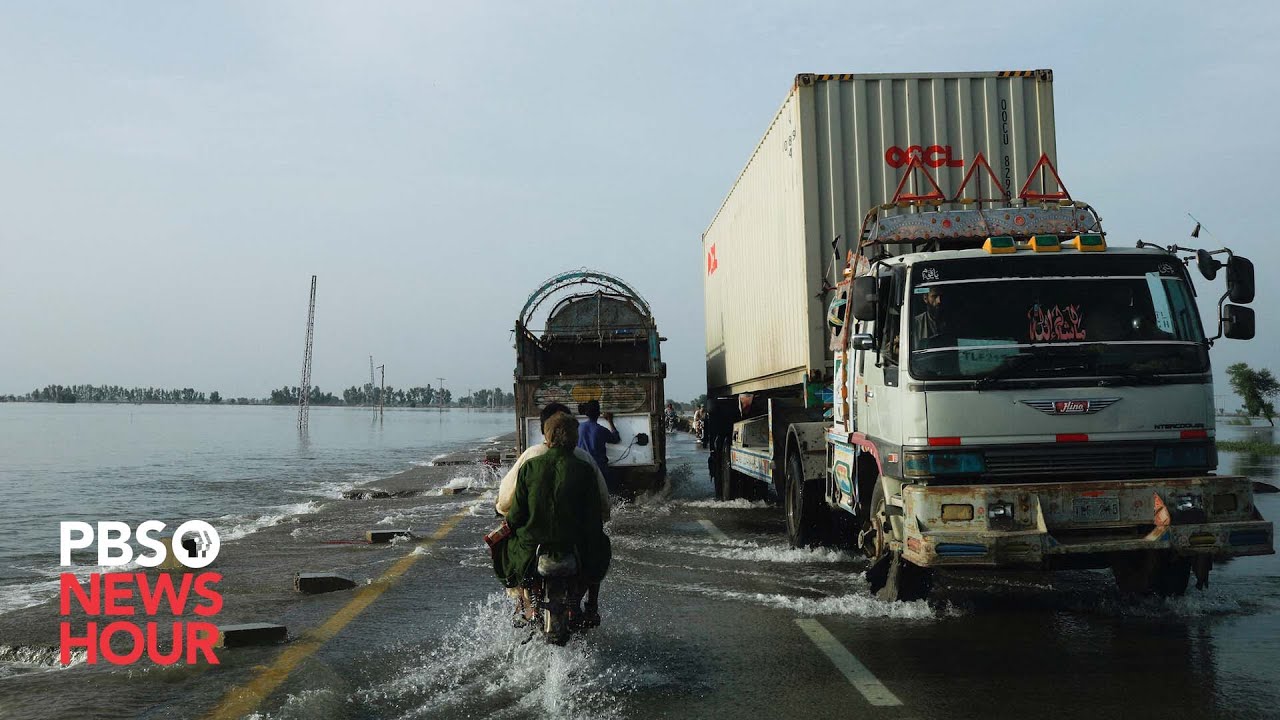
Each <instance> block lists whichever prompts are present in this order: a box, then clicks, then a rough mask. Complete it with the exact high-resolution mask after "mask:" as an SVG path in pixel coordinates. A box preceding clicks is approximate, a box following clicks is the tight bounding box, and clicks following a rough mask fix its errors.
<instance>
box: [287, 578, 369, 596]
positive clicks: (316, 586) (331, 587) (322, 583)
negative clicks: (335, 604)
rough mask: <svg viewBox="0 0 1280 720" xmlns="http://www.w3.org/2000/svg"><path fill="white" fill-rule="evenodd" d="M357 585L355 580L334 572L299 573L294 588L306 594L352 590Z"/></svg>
mask: <svg viewBox="0 0 1280 720" xmlns="http://www.w3.org/2000/svg"><path fill="white" fill-rule="evenodd" d="M355 586H356V581H355V580H352V579H351V578H349V577H346V576H345V575H335V574H333V573H298V576H297V577H295V578H294V579H293V588H294V589H295V590H297V591H298V592H300V593H303V594H305V595H318V594H319V593H327V592H334V591H336V590H350V589H351V588H353V587H355Z"/></svg>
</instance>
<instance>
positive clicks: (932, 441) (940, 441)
mask: <svg viewBox="0 0 1280 720" xmlns="http://www.w3.org/2000/svg"><path fill="white" fill-rule="evenodd" d="M959 444H960V438H959V437H931V438H929V445H930V446H932V447H937V446H939V445H945V446H950V445H959Z"/></svg>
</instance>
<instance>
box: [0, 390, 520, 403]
mask: <svg viewBox="0 0 1280 720" xmlns="http://www.w3.org/2000/svg"><path fill="white" fill-rule="evenodd" d="M382 393H383V389H382V388H379V387H371V386H369V385H365V386H364V387H356V386H352V387H349V388H347V389H346V390H343V391H342V397H338V396H336V395H334V394H333V393H329V392H324V391H323V390H321V389H320V388H319V387H313V388H311V391H310V392H309V393H308V395H307V398H308V401H309V402H310V404H312V405H351V406H362V405H363V406H376V405H377V404H378V400H379V398H380V397H381V396H382ZM298 398H299V389H298V387H297V386H289V385H286V386H284V387H281V388H280V389H278V390H272V391H271V396H270V397H267V398H244V397H242V398H223V397H222V395H221V394H220V393H219V392H218V391H217V390H214V391H212V392H210V393H208V394H207V395H206V394H205V393H204V392H203V391H200V390H196V389H194V388H173V389H165V388H151V387H148V388H143V387H135V388H127V387H123V386H120V385H48V386H46V387H43V388H38V389H36V390H32V391H31V392H30V393H28V394H26V395H0V402H52V403H180V404H207V405H217V404H219V403H226V404H228V405H297V404H298ZM515 401H516V398H515V395H514V394H512V393H510V392H503V391H502V388H496V387H495V388H493V389H487V388H486V389H483V390H477V391H475V392H473V393H471V394H470V395H467V396H465V397H462V398H454V396H453V393H452V392H450V391H449V390H440V389H436V388H432V387H431V386H430V385H427V386H426V387H411V388H407V389H403V388H393V387H388V388H386V403H385V405H386V406H387V407H409V408H417V407H466V408H489V407H499V408H509V407H514V406H515Z"/></svg>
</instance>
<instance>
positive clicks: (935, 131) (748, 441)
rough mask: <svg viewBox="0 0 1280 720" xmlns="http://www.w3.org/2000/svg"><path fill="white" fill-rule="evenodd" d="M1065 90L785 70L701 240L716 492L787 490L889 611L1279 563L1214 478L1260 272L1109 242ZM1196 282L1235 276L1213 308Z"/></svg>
mask: <svg viewBox="0 0 1280 720" xmlns="http://www.w3.org/2000/svg"><path fill="white" fill-rule="evenodd" d="M1052 82H1053V76H1052V73H1051V72H1050V71H1048V70H1034V71H1006V72H992V73H956V74H929V75H857V74H851V75H800V76H797V78H796V81H795V83H794V85H793V86H792V89H791V92H790V93H789V94H788V96H787V99H786V101H785V102H784V104H783V106H782V108H781V110H780V111H779V113H778V115H777V116H776V117H775V118H774V120H773V122H772V123H771V125H770V127H769V129H768V131H767V132H766V134H765V136H764V139H763V140H762V141H761V142H760V144H759V146H758V147H757V148H756V150H755V152H754V153H753V154H752V156H751V159H750V161H749V162H748V165H747V167H746V169H744V170H743V171H742V173H741V174H740V175H739V177H738V179H737V181H736V182H735V184H734V187H733V189H732V190H731V192H730V194H729V196H728V197H727V198H726V199H725V201H724V203H723V204H722V206H721V208H720V210H719V211H718V213H717V214H716V216H715V219H714V220H713V221H712V224H711V226H710V227H709V228H708V229H707V231H706V232H705V233H704V235H703V254H704V258H705V262H706V265H705V269H706V271H705V275H704V289H705V294H706V308H707V318H706V320H707V383H708V397H709V398H712V399H713V402H714V405H713V408H712V414H711V423H710V426H709V428H708V432H709V434H710V437H711V446H712V448H713V453H712V458H711V464H712V468H713V478H714V481H715V483H716V487H717V491H718V493H719V496H720V497H721V498H724V499H731V498H734V497H738V496H743V495H748V496H753V495H759V494H765V493H768V494H772V495H775V496H776V497H777V498H779V499H780V500H781V503H782V505H783V509H784V512H785V514H786V521H787V532H788V535H789V537H790V540H791V542H792V544H794V545H796V546H806V545H810V544H813V543H817V542H832V543H838V544H844V545H847V546H852V547H856V548H860V549H861V550H862V551H863V552H864V553H865V554H866V555H867V556H868V558H869V560H870V566H869V570H868V578H869V580H870V582H871V588H872V590H873V591H876V592H878V593H879V594H880V595H881V596H882V597H885V598H889V599H913V598H920V597H924V596H925V595H927V594H928V592H929V590H930V584H931V578H932V573H933V570H934V569H936V568H970V569H972V568H1004V567H1022V568H1039V569H1050V570H1051V569H1058V568H1110V569H1111V570H1112V571H1113V572H1114V575H1115V579H1116V582H1117V584H1118V585H1119V586H1120V588H1121V589H1122V590H1125V591H1131V592H1135V593H1144V594H1145V593H1159V594H1166V595H1168V594H1180V593H1182V592H1184V591H1185V589H1186V587H1187V584H1188V582H1189V578H1190V577H1191V574H1192V573H1193V572H1194V573H1195V576H1196V577H1197V584H1198V585H1200V586H1203V585H1204V584H1205V583H1207V578H1208V574H1209V571H1210V569H1211V568H1212V566H1213V563H1214V562H1215V561H1222V560H1226V559H1229V558H1233V557H1237V556H1243V555H1258V554H1267V553H1272V552H1274V550H1273V528H1272V525H1271V523H1270V522H1267V521H1266V520H1264V519H1263V518H1262V517H1261V516H1260V514H1259V513H1258V510H1257V508H1256V507H1255V506H1254V502H1253V486H1252V483H1251V482H1250V480H1249V479H1248V478H1245V477H1237V476H1230V475H1218V474H1216V473H1215V470H1216V467H1217V453H1216V449H1215V445H1214V438H1215V428H1214V405H1213V385H1212V373H1211V369H1210V360H1209V354H1210V348H1211V347H1212V345H1213V343H1214V342H1215V341H1216V340H1218V339H1219V338H1223V337H1225V338H1234V339H1250V338H1252V337H1253V325H1254V323H1253V319H1254V317H1253V311H1252V310H1251V309H1249V308H1248V307H1246V305H1247V303H1249V302H1251V301H1252V299H1253V294H1254V289H1253V282H1254V279H1253V267H1252V265H1251V264H1250V263H1249V261H1248V260H1246V259H1245V258H1243V257H1240V256H1237V255H1235V254H1234V253H1232V252H1231V251H1230V250H1228V249H1226V248H1218V249H1208V248H1200V249H1193V248H1186V247H1180V246H1178V245H1176V244H1171V243H1164V244H1160V245H1157V244H1152V243H1145V242H1141V241H1135V240H1130V241H1129V242H1128V243H1127V244H1128V245H1129V247H1120V246H1119V244H1120V243H1118V242H1117V241H1116V240H1115V239H1114V238H1110V237H1108V236H1107V234H1106V232H1105V231H1104V230H1103V227H1102V220H1101V218H1100V217H1099V215H1098V213H1097V212H1095V211H1094V209H1093V208H1092V207H1091V206H1090V205H1088V204H1086V203H1084V202H1080V201H1077V200H1075V199H1074V198H1072V197H1071V195H1070V194H1069V192H1068V191H1067V188H1066V186H1065V185H1064V184H1063V181H1062V179H1061V177H1060V176H1059V173H1058V170H1057V168H1056V164H1055V163H1056V140H1055V136H1054V124H1053V95H1052ZM1191 270H1195V271H1196V272H1195V273H1193V272H1191ZM1222 271H1225V272H1224V273H1223V272H1222ZM1196 274H1199V275H1201V276H1202V277H1203V281H1215V280H1219V279H1221V277H1220V275H1221V274H1224V275H1225V285H1226V288H1225V292H1223V293H1222V294H1221V297H1220V298H1217V299H1216V302H1215V303H1213V305H1212V307H1211V309H1210V311H1209V314H1208V315H1207V318H1211V319H1207V321H1202V317H1201V312H1200V309H1199V307H1198V306H1197V302H1196V286H1195V282H1194V276H1195V275H1196ZM1217 294H1218V292H1217V291H1215V292H1214V296H1215V297H1216V296H1217ZM1228 301H1229V302H1228ZM1205 325H1208V332H1206V329H1205ZM1209 332H1212V333H1213V334H1212V335H1208V333H1209Z"/></svg>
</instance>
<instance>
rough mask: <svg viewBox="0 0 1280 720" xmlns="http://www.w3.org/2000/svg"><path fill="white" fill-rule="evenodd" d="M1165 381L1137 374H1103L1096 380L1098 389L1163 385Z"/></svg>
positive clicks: (1158, 377) (1156, 376)
mask: <svg viewBox="0 0 1280 720" xmlns="http://www.w3.org/2000/svg"><path fill="white" fill-rule="evenodd" d="M1165 382H1166V380H1165V379H1164V378H1162V377H1160V376H1159V375H1139V374H1137V373H1104V374H1103V377H1101V378H1099V379H1098V385H1099V386H1100V387H1117V386H1121V385H1164V384H1165Z"/></svg>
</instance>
